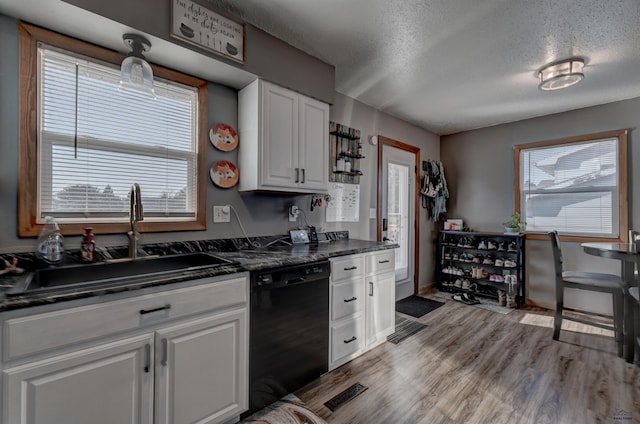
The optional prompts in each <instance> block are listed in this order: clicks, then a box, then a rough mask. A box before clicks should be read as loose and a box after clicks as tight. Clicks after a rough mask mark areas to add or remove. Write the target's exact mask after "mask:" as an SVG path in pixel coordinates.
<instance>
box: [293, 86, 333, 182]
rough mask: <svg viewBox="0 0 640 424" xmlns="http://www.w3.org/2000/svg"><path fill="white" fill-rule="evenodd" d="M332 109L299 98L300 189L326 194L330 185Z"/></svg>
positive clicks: (317, 102) (315, 101)
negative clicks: (330, 118)
mask: <svg viewBox="0 0 640 424" xmlns="http://www.w3.org/2000/svg"><path fill="white" fill-rule="evenodd" d="M328 166H329V105H327V104H326V103H322V102H319V101H317V100H314V99H310V98H308V97H304V96H301V97H300V168H301V169H302V174H301V178H300V183H301V186H302V187H301V188H304V189H307V190H327V185H328V181H329V168H328Z"/></svg>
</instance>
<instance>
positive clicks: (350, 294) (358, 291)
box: [331, 278, 364, 321]
mask: <svg viewBox="0 0 640 424" xmlns="http://www.w3.org/2000/svg"><path fill="white" fill-rule="evenodd" d="M363 288H364V285H363V283H362V278H356V279H355V280H350V281H346V282H344V283H337V284H334V285H332V286H331V320H333V321H335V320H337V319H340V318H343V317H346V316H349V315H352V314H355V313H356V312H360V311H362V310H363V308H364V290H363Z"/></svg>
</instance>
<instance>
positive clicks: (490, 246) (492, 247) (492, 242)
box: [487, 240, 498, 250]
mask: <svg viewBox="0 0 640 424" xmlns="http://www.w3.org/2000/svg"><path fill="white" fill-rule="evenodd" d="M497 248H498V245H497V244H496V242H495V240H489V241H488V242H487V249H489V250H496V249H497Z"/></svg>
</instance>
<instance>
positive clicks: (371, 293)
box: [369, 281, 373, 296]
mask: <svg viewBox="0 0 640 424" xmlns="http://www.w3.org/2000/svg"><path fill="white" fill-rule="evenodd" d="M369 296H373V281H369Z"/></svg>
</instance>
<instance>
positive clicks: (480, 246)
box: [478, 240, 487, 250]
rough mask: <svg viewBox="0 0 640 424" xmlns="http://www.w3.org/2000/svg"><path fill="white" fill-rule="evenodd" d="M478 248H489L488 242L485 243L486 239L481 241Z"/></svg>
mask: <svg viewBox="0 0 640 424" xmlns="http://www.w3.org/2000/svg"><path fill="white" fill-rule="evenodd" d="M478 249H479V250H487V243H485V241H484V240H482V241H481V242H480V244H479V245H478Z"/></svg>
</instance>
